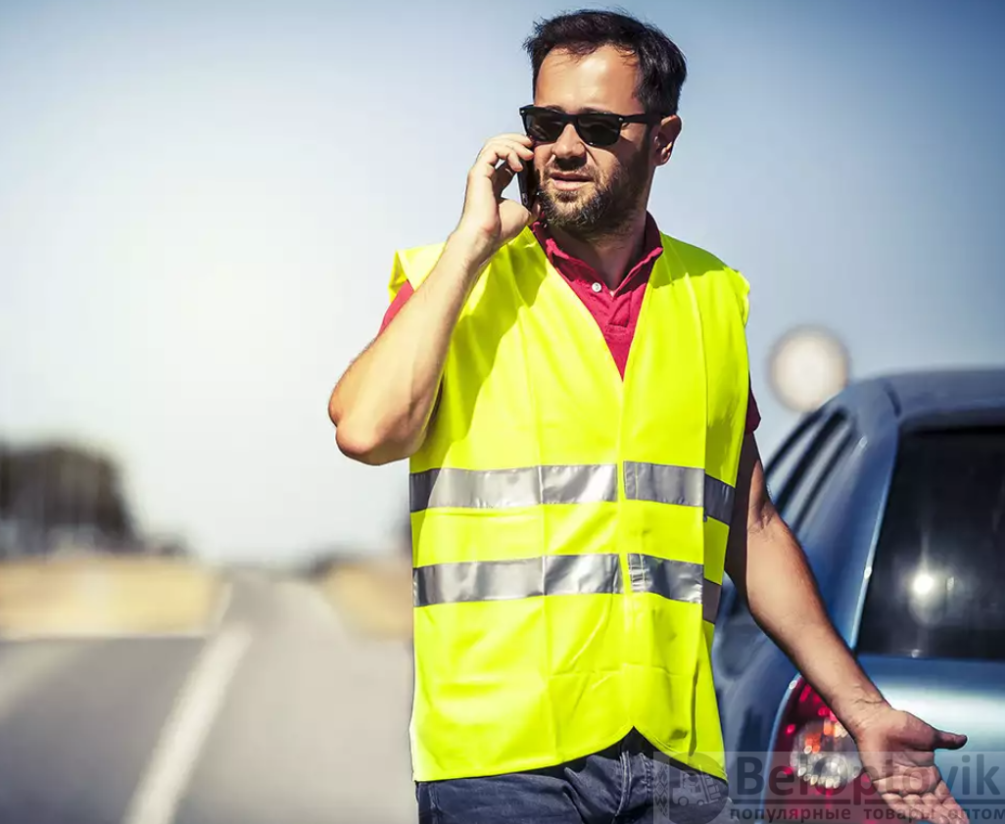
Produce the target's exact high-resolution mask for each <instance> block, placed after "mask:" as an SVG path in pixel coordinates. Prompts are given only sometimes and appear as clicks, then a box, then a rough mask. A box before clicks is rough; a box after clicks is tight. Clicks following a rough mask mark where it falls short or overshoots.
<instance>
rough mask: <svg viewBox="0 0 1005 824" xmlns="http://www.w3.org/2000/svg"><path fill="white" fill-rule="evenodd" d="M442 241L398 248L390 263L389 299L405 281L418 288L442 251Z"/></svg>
mask: <svg viewBox="0 0 1005 824" xmlns="http://www.w3.org/2000/svg"><path fill="white" fill-rule="evenodd" d="M445 245H446V243H444V242H440V243H428V244H426V245H424V246H413V247H411V248H410V249H398V250H397V251H396V252H395V253H394V261H393V263H392V264H391V280H390V283H389V284H388V290H389V291H390V293H391V300H394V296H395V295H397V294H398V290H399V289H401V287H402V286H404V285H405V283H406V282H407V283H410V284H411V285H412V288H413V289H417V288H419V284H421V283H422V281H424V280H425V279H426V277H427V276H428V275H429V273H430V272H431V271H433V267H434V266H435V265H436V261H438V260H439V259H440V255H441V254H442V253H443V247H444V246H445Z"/></svg>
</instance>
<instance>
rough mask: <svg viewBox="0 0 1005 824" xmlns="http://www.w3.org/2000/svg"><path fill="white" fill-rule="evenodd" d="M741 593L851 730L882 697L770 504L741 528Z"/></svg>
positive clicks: (795, 542)
mask: <svg viewBox="0 0 1005 824" xmlns="http://www.w3.org/2000/svg"><path fill="white" fill-rule="evenodd" d="M746 593H747V599H748V603H749V605H750V612H751V615H753V617H754V619H755V620H756V621H757V623H758V625H759V626H760V627H761V629H763V630H764V631H765V633H767V634H768V635H769V636H770V637H771V639H772V640H773V641H774V642H775V643H776V644H777V645H778V646H779V647H780V648H781V649H782V650H783V651H784V652H785V653H786V654H787V655H788V656H789V658H791V659H792V661H793V663H794V664H795V665H796V667H797V668H798V669H799V671H800V672H801V673H802V674H803V676H804V677H805V678H806V680H807V681H808V682H809V683H810V684H811V685H812V686H813V688H814V689H815V690H816V691H817V692H818V693H819V694H820V696H821V698H823V700H824V701H825V703H826V704H827V705H828V706H829V707H830V708H831V709H832V710H833V711H834V714H835V715H837V717H838V718H839V719H840V720H841V721H842V723H843V724H844V725H845V726H846V727H847V728H848V729H849V730H850V731H851V732H852V734H854V733H855V731H856V728H857V727H860V726H861V724H862V722H863V721H864V720H865V719H866V718H868V717H869V715H870V714H871V713H872V712H874V711H875V710H877V709H879V708H881V707H884V706H886V702H885V700H884V698H883V696H882V694H881V693H880V692H879V690H878V689H877V688H876V687H875V685H874V684H873V683H872V682H871V681H870V680H869V677H868V676H867V675H866V674H865V673H864V672H863V671H862V668H861V667H860V666H859V664H858V662H857V661H856V660H855V658H854V656H853V655H852V654H851V652H850V651H849V649H848V646H847V644H845V642H844V639H843V638H841V636H840V635H839V634H838V633H837V631H836V630H835V629H834V625H833V624H832V623H831V621H830V619H829V617H828V616H827V613H826V610H825V608H824V605H823V602H822V601H821V599H820V595H819V592H818V590H817V586H816V582H815V580H814V577H813V572H812V570H811V569H810V567H809V564H808V563H807V561H806V556H805V555H804V553H803V551H802V549H801V548H800V546H799V544H798V542H797V541H796V539H795V536H794V535H793V534H792V532H791V531H790V530H789V528H788V526H786V524H785V522H784V521H783V520H782V518H781V517H780V516H779V515H778V514H777V513H776V512H775V511H774V508H773V507H772V508H771V512H770V514H766V517H765V520H764V522H763V524H761V525H760V526H759V527H758V528H756V529H751V530H749V531H748V533H747V552H746Z"/></svg>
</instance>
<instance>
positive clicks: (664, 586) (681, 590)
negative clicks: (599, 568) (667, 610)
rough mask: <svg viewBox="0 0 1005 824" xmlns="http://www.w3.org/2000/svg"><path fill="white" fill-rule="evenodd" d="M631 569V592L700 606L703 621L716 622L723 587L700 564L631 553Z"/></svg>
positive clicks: (629, 557)
mask: <svg viewBox="0 0 1005 824" xmlns="http://www.w3.org/2000/svg"><path fill="white" fill-rule="evenodd" d="M628 569H629V572H630V574H631V582H632V592H652V593H655V594H656V595H660V596H662V597H663V598H667V599H668V600H671V601H684V602H686V603H691V604H701V606H702V610H701V612H702V618H704V619H705V620H706V621H711V622H712V623H715V616H716V614H717V613H718V611H719V594H720V593H721V591H722V586H721V585H720V584H717V583H715V582H714V581H710V580H708V579H707V578H706V577H705V574H704V572H705V570H704V567H703V566H702V565H701V564H693V563H690V562H688V561H671V560H668V559H666V558H656V557H654V556H652V555H640V554H636V553H631V554H629V556H628Z"/></svg>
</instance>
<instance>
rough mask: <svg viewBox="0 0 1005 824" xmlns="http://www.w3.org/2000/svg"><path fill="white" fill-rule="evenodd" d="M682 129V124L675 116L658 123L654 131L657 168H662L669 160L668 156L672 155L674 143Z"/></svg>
mask: <svg viewBox="0 0 1005 824" xmlns="http://www.w3.org/2000/svg"><path fill="white" fill-rule="evenodd" d="M682 128H683V123H681V119H680V117H679V116H678V115H676V114H672V115H670V116H669V117H664V118H663V119H662V120H661V121H660V125H659V128H658V129H657V130H656V165H657V166H662V165H663V164H664V163H666V162H667V161H668V160H670V155H671V154H673V147H674V143H676V142H677V138H678V136H680V130H681V129H682Z"/></svg>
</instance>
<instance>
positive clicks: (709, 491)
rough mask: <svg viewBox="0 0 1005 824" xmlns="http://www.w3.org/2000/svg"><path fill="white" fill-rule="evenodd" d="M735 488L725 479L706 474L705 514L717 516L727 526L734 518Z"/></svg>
mask: <svg viewBox="0 0 1005 824" xmlns="http://www.w3.org/2000/svg"><path fill="white" fill-rule="evenodd" d="M734 495H735V490H734V489H733V487H731V486H730V485H729V484H727V483H725V482H724V481H720V480H719V479H718V478H713V477H712V476H711V475H706V476H705V515H706V516H707V517H709V518H715V520H717V521H721V522H722V523H724V524H726V525H727V526H728V525H729V524H730V522H731V521H732V520H733V496H734Z"/></svg>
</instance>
